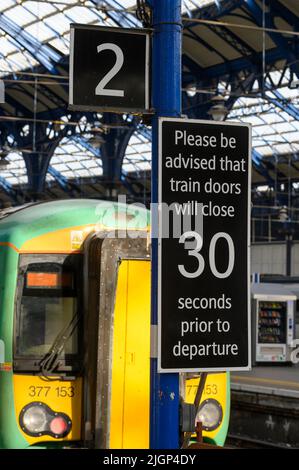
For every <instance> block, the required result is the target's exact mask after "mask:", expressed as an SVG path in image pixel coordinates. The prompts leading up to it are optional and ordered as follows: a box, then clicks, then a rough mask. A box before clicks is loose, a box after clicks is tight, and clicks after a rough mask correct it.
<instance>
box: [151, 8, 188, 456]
mask: <svg viewBox="0 0 299 470" xmlns="http://www.w3.org/2000/svg"><path fill="white" fill-rule="evenodd" d="M151 4H152V7H153V28H154V38H153V59H152V64H153V66H152V69H153V77H152V96H153V107H154V109H155V116H154V119H153V136H152V202H153V203H157V201H158V118H159V116H167V117H178V116H180V114H181V76H182V74H181V57H182V55H181V42H182V37H181V35H182V26H181V0H151ZM156 224H157V212H156V211H153V212H152V225H156ZM155 232H156V233H157V231H156V230H155ZM157 276H158V240H157V238H153V239H152V324H153V325H156V324H157V297H158V296H157V286H158V280H157ZM150 447H151V448H152V449H177V448H178V447H179V374H158V373H157V359H151V434H150Z"/></svg>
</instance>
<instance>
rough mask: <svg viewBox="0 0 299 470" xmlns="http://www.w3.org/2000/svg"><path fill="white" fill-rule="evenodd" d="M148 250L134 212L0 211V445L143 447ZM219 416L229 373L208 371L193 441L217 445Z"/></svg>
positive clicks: (78, 203) (222, 424)
mask: <svg viewBox="0 0 299 470" xmlns="http://www.w3.org/2000/svg"><path fill="white" fill-rule="evenodd" d="M150 248H151V247H150V213H149V211H148V210H146V209H145V208H141V207H139V206H138V205H134V204H129V205H127V204H121V203H116V202H109V201H99V200H92V199H69V200H59V201H52V202H41V203H38V202H37V203H32V204H28V205H25V206H23V207H16V208H13V209H10V210H4V211H1V212H0V448H2V449H26V448H31V447H34V448H71V447H74V448H103V449H138V448H141V449H147V448H149V447H150V330H151V320H150V290H151V285H150V279H151V254H150ZM199 383H200V375H199V376H197V377H192V376H188V377H187V378H186V380H185V381H184V387H185V390H183V391H182V392H181V394H182V395H183V396H184V397H185V398H184V399H185V401H186V403H192V402H193V400H194V397H195V394H196V390H197V388H198V386H199ZM229 411H230V386H229V374H228V373H225V372H224V373H220V374H208V378H207V381H206V384H205V387H204V390H203V394H202V398H201V403H200V406H199V408H198V416H197V419H200V420H201V421H202V423H203V437H204V440H206V441H207V442H210V443H212V444H215V445H221V446H222V445H224V442H225V438H226V434H227V430H228V422H229ZM193 437H194V435H193Z"/></svg>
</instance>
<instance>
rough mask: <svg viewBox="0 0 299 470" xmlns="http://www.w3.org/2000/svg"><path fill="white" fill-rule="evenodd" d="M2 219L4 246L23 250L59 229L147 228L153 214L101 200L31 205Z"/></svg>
mask: <svg viewBox="0 0 299 470" xmlns="http://www.w3.org/2000/svg"><path fill="white" fill-rule="evenodd" d="M16 209H17V210H16V211H6V213H5V214H3V215H2V217H0V243H3V242H4V243H5V242H6V243H12V244H13V245H15V246H16V247H17V248H19V247H20V246H21V245H22V244H23V243H24V242H25V241H27V240H30V239H32V238H35V237H38V236H40V235H43V234H45V233H48V232H54V231H56V230H60V229H65V228H70V227H80V226H83V225H91V224H99V226H104V227H105V228H106V229H107V230H109V229H113V228H119V229H124V228H125V227H128V225H126V224H129V227H130V228H131V229H135V228H138V229H146V228H147V227H148V225H149V223H150V218H149V215H150V214H149V211H148V210H146V208H142V207H140V206H137V205H134V204H129V205H126V204H121V203H118V202H113V201H112V202H111V201H105V200H98V199H66V200H59V201H51V202H43V203H36V204H29V205H26V206H23V207H19V208H16Z"/></svg>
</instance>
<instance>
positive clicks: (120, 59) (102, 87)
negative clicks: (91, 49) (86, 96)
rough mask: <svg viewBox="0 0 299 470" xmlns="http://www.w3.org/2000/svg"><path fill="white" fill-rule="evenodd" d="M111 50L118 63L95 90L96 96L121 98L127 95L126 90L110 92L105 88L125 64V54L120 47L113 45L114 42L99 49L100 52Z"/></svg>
mask: <svg viewBox="0 0 299 470" xmlns="http://www.w3.org/2000/svg"><path fill="white" fill-rule="evenodd" d="M107 49H108V50H110V51H112V52H114V54H115V56H116V62H115V64H114V65H113V67H112V69H111V70H109V72H108V73H106V75H105V76H104V77H103V78H102V80H101V81H100V82H99V83H98V85H97V86H96V89H95V94H96V95H104V96H121V97H123V96H124V95H125V92H124V90H111V89H110V90H108V89H107V88H105V86H106V85H107V83H109V82H110V81H111V80H112V78H113V77H115V75H116V74H117V73H118V72H119V71H120V69H121V68H122V66H123V63H124V53H123V51H122V50H121V48H120V47H119V46H117V45H116V44H113V43H112V42H105V43H104V44H100V45H99V46H98V47H97V51H98V52H102V51H106V50H107Z"/></svg>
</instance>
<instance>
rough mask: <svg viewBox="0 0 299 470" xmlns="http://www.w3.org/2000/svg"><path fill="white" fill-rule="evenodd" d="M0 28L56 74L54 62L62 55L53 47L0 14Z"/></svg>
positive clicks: (49, 70)
mask: <svg viewBox="0 0 299 470" xmlns="http://www.w3.org/2000/svg"><path fill="white" fill-rule="evenodd" d="M0 28H1V29H2V30H3V31H5V32H6V34H8V35H9V36H11V37H12V38H13V39H14V41H16V42H18V43H19V44H20V48H22V47H23V48H25V49H26V50H27V51H28V52H29V53H30V54H31V56H32V57H33V58H34V59H35V60H36V61H38V62H39V63H40V64H42V65H43V66H44V67H45V69H46V70H47V71H48V72H50V73H53V74H57V73H58V72H57V70H56V64H57V63H58V62H59V61H60V60H61V58H62V55H61V54H60V53H59V52H58V51H56V50H55V49H54V48H52V47H50V46H48V45H47V44H43V43H41V42H40V41H38V40H37V39H36V38H35V37H34V36H32V35H31V34H29V33H28V32H27V31H26V30H24V29H22V28H21V27H20V26H19V25H17V24H16V23H14V22H13V21H12V20H10V19H9V18H6V17H5V16H4V15H0Z"/></svg>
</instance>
